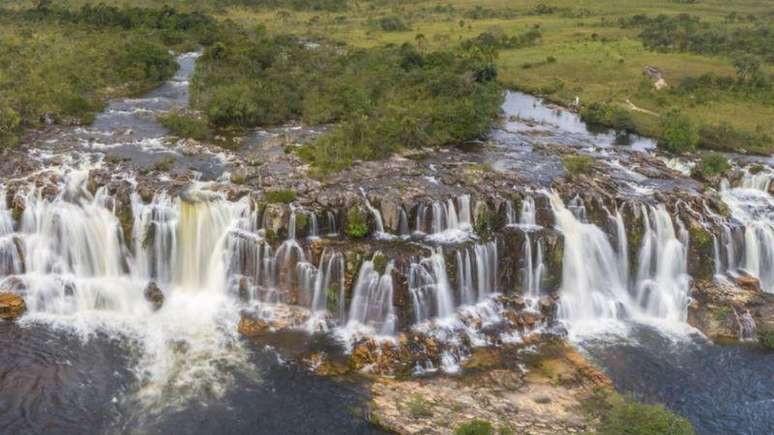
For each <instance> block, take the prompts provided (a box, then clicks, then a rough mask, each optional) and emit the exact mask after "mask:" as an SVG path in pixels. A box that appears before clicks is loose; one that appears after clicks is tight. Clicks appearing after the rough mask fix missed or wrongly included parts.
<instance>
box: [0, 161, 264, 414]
mask: <svg viewBox="0 0 774 435" xmlns="http://www.w3.org/2000/svg"><path fill="white" fill-rule="evenodd" d="M87 176H88V169H83V170H69V171H65V172H64V173H62V174H61V177H62V178H63V180H64V181H63V183H62V184H61V185H60V189H59V192H60V193H59V194H58V195H56V196H54V197H49V196H45V195H44V194H43V192H42V191H41V190H39V189H37V188H36V187H35V186H34V185H32V184H31V185H30V186H28V187H27V189H26V192H25V193H23V194H21V195H23V202H24V212H23V214H22V216H21V221H20V225H19V232H18V233H16V234H15V236H14V237H16V238H18V240H19V241H20V246H21V249H22V252H23V258H24V263H23V266H22V267H21V268H17V269H16V273H17V274H18V275H16V277H17V278H18V279H19V280H21V282H23V284H24V288H25V290H24V291H25V293H26V296H25V299H26V301H27V305H28V308H29V311H30V314H29V315H28V316H27V317H26V319H27V320H30V321H34V322H35V321H41V322H51V323H55V324H58V325H62V326H64V327H68V328H73V329H74V330H75V331H77V332H80V333H82V334H85V335H89V334H92V333H93V332H94V331H95V330H96V329H98V330H100V331H103V332H106V333H112V334H121V335H129V336H130V337H132V338H133V339H135V340H136V341H137V342H139V343H140V344H141V347H142V353H141V356H140V360H139V363H138V375H139V376H140V377H141V378H142V379H143V382H142V385H143V387H142V389H141V390H140V391H139V392H138V397H139V398H140V399H145V400H149V401H151V402H154V403H155V402H156V400H157V399H159V398H160V397H161V395H162V393H163V392H164V391H165V389H167V388H169V386H172V385H186V388H187V390H186V391H188V392H190V393H193V394H196V393H197V391H200V389H204V388H207V389H211V390H212V389H213V388H214V390H212V391H216V392H217V391H219V389H220V388H221V387H225V385H226V384H227V383H228V378H227V375H225V374H224V373H223V372H222V371H221V370H219V369H217V368H215V366H212V365H211V364H212V363H213V362H218V361H219V364H224V365H227V366H229V365H230V366H240V367H241V366H243V363H244V361H245V360H244V355H243V353H242V352H241V350H240V346H239V345H238V342H237V341H236V334H235V333H234V332H233V331H234V327H235V324H236V321H237V318H238V312H237V310H236V309H235V306H234V304H233V303H232V301H231V299H230V298H229V297H228V296H227V292H226V288H227V280H226V270H227V265H228V264H229V261H230V260H229V258H228V257H229V252H228V250H227V247H228V246H229V243H227V239H228V238H229V234H231V233H232V232H233V231H237V230H240V229H243V228H246V227H247V226H248V224H249V221H250V220H251V218H252V217H251V213H250V210H249V209H250V207H249V204H248V202H247V201H246V200H244V201H238V202H233V203H232V202H228V201H226V200H225V199H223V198H222V197H221V196H219V195H218V194H214V193H210V192H206V190H204V189H203V188H204V186H199V185H195V186H193V188H192V189H190V190H189V191H188V192H186V193H185V194H184V195H183V196H182V197H180V198H175V199H174V200H172V199H170V198H169V197H168V196H166V195H164V194H159V195H157V197H156V198H155V199H154V200H153V201H152V202H151V203H150V204H147V205H145V204H142V203H141V201H139V198H138V197H136V196H134V197H133V198H132V209H133V211H134V223H133V230H132V233H133V236H134V237H133V238H134V246H133V249H130V248H128V247H127V246H126V244H125V238H124V237H123V233H122V227H121V224H120V222H119V219H118V217H117V216H116V210H115V208H114V207H115V201H114V200H113V198H111V197H110V196H109V195H108V194H107V191H106V189H105V188H100V189H98V190H97V191H96V193H94V194H91V193H90V192H89V191H88V189H87V188H86V186H87V178H88V177H87ZM1 218H3V216H2V213H0V219H1ZM3 222H4V221H3ZM5 223H7V222H5ZM7 229H8V228H7V225H3V227H2V228H0V231H7ZM151 280H152V281H157V282H158V283H159V284H160V286H161V287H162V289H163V293H164V296H165V302H164V305H163V306H162V307H161V309H160V310H159V311H158V312H154V309H153V308H152V306H151V305H150V304H149V303H148V302H147V301H146V299H145V296H144V289H145V287H146V285H147V284H148V282H149V281H151ZM174 343H177V344H176V345H173V344H174ZM181 344H184V348H185V352H181V351H180V349H182V348H181V347H180V345H181ZM218 385H220V386H221V387H217V386H218ZM183 396H185V395H180V396H179V397H176V398H177V399H179V400H181V401H182V400H184V397H183ZM174 404H175V400H169V401H168V402H166V403H165V405H170V406H173V405H174Z"/></svg>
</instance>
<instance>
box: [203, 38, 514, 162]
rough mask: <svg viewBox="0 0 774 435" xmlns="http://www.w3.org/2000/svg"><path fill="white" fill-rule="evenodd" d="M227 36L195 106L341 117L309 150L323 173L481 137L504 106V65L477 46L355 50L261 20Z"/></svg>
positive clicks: (237, 116) (239, 118)
mask: <svg viewBox="0 0 774 435" xmlns="http://www.w3.org/2000/svg"><path fill="white" fill-rule="evenodd" d="M222 37H223V39H222V40H220V41H218V42H217V43H215V44H213V45H212V46H211V47H209V48H208V49H207V50H205V52H204V55H203V56H202V58H201V59H200V61H199V62H200V67H199V68H198V69H197V72H196V74H195V76H194V80H193V89H192V92H193V102H194V105H195V106H196V107H197V108H199V109H201V110H202V111H203V112H205V113H206V114H207V116H208V118H209V120H210V122H211V123H213V124H214V125H216V126H220V127H228V126H236V127H252V126H255V125H263V126H269V125H276V124H280V123H284V122H287V121H290V120H294V119H302V120H304V121H305V122H307V123H310V124H330V123H333V124H336V127H335V128H333V129H332V130H331V131H330V132H329V133H327V134H325V135H323V137H321V138H320V139H319V140H318V141H317V142H316V143H314V144H311V145H308V146H306V147H305V148H304V149H303V150H301V156H302V157H303V158H305V159H306V160H308V161H309V162H311V163H312V164H313V165H314V166H315V167H316V168H318V170H320V171H321V172H329V171H336V170H340V169H342V168H345V167H347V166H349V165H351V164H352V162H353V161H355V160H358V159H379V158H383V157H386V156H388V155H389V154H390V153H392V152H395V151H397V150H399V149H401V148H404V147H405V148H421V147H428V146H441V145H446V144H453V143H460V142H464V141H467V140H471V139H475V138H478V137H480V136H482V135H484V134H486V133H487V132H488V131H489V128H490V127H491V124H492V122H493V120H494V118H495V117H496V115H497V113H498V111H499V105H500V102H501V91H500V87H499V85H498V84H497V83H496V81H495V78H496V70H495V69H494V67H493V65H492V64H491V63H490V62H488V61H487V60H486V59H485V58H484V57H483V56H482V55H480V54H479V53H478V51H475V52H465V53H457V52H454V51H436V52H427V53H425V52H421V51H420V50H418V49H417V48H416V47H414V46H413V45H410V44H403V45H401V46H399V47H398V46H385V47H379V48H370V49H354V50H350V49H348V48H346V47H340V46H336V45H335V44H330V43H328V42H326V41H320V42H319V43H310V42H309V41H305V40H303V39H300V38H298V37H294V36H288V35H280V36H270V35H269V34H268V33H267V32H266V31H265V29H263V28H261V27H259V28H258V29H255V30H253V31H250V32H248V31H234V32H229V33H224V34H223V35H222Z"/></svg>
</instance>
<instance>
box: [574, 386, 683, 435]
mask: <svg viewBox="0 0 774 435" xmlns="http://www.w3.org/2000/svg"><path fill="white" fill-rule="evenodd" d="M583 408H584V410H585V411H586V413H587V414H588V416H589V417H590V418H592V419H597V420H599V422H600V425H599V427H598V429H597V432H598V433H600V434H602V435H653V434H661V435H692V434H694V433H695V431H694V429H693V426H692V425H691V423H690V422H689V421H688V420H686V419H685V418H683V417H680V416H678V415H676V414H674V413H672V412H671V411H669V410H668V409H666V408H664V407H663V406H661V405H647V404H643V403H639V402H637V401H636V400H634V399H633V398H632V397H624V396H621V395H619V394H617V393H615V392H609V391H607V390H604V389H597V390H595V391H594V393H593V394H592V396H591V397H590V398H588V399H586V401H585V402H584V404H583Z"/></svg>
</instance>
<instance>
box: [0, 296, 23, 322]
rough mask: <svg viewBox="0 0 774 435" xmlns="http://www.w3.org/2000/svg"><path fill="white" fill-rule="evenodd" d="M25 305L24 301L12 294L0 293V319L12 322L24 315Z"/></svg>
mask: <svg viewBox="0 0 774 435" xmlns="http://www.w3.org/2000/svg"><path fill="white" fill-rule="evenodd" d="M26 310H27V305H26V304H25V303H24V299H23V298H22V297H21V296H19V295H17V294H13V293H0V319H4V320H14V319H16V318H18V317H19V316H21V315H22V314H24V312H25V311H26Z"/></svg>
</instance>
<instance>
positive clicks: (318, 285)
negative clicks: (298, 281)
mask: <svg viewBox="0 0 774 435" xmlns="http://www.w3.org/2000/svg"><path fill="white" fill-rule="evenodd" d="M307 264H308V263H307ZM345 266H346V265H345V260H344V256H343V255H342V254H341V253H340V252H337V251H334V250H330V249H328V248H326V249H324V250H323V253H322V255H321V256H320V267H319V269H315V270H314V281H313V283H312V287H311V292H310V293H311V294H312V301H311V302H312V303H311V308H312V310H313V311H331V312H333V313H334V314H336V315H337V316H338V318H339V319H340V320H343V317H344V312H343V310H344V308H345V306H344V293H345V291H346V288H345V287H346V286H345V284H344V279H345V275H344V270H345ZM331 308H333V310H332V309H331Z"/></svg>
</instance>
